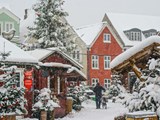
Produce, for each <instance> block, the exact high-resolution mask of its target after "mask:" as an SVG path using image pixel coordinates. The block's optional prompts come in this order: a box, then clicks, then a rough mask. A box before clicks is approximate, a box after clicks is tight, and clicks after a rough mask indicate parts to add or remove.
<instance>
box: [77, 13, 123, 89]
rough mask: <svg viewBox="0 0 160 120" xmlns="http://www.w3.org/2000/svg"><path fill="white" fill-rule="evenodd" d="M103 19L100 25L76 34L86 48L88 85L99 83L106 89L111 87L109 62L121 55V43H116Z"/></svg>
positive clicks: (86, 28)
mask: <svg viewBox="0 0 160 120" xmlns="http://www.w3.org/2000/svg"><path fill="white" fill-rule="evenodd" d="M105 17H106V16H105ZM105 17H104V18H103V21H102V22H101V23H99V24H94V25H90V26H85V27H82V28H78V29H77V30H76V32H77V33H78V35H79V36H80V38H81V39H82V40H83V41H84V42H85V43H86V44H87V48H88V49H87V71H88V74H87V79H88V83H89V84H90V85H92V86H95V85H96V83H97V82H99V83H100V84H101V85H103V86H104V87H105V88H108V87H109V86H110V85H111V69H110V62H111V61H112V60H113V59H114V58H115V57H116V56H117V55H119V54H120V53H122V48H123V42H120V40H119V41H117V36H116V35H115V34H114V32H113V31H112V30H111V29H110V27H109V25H108V24H107V23H106V21H105V20H106V18H105Z"/></svg>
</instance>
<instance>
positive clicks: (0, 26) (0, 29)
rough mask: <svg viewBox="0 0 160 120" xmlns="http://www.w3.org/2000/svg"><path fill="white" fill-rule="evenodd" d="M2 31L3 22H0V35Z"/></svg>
mask: <svg viewBox="0 0 160 120" xmlns="http://www.w3.org/2000/svg"><path fill="white" fill-rule="evenodd" d="M2 32H3V24H2V22H0V35H2Z"/></svg>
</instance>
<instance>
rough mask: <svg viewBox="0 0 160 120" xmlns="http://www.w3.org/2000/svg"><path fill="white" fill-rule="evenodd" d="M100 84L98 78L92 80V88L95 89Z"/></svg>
mask: <svg viewBox="0 0 160 120" xmlns="http://www.w3.org/2000/svg"><path fill="white" fill-rule="evenodd" d="M98 82H99V79H98V78H92V86H93V87H95V86H96V84H97V83H98Z"/></svg>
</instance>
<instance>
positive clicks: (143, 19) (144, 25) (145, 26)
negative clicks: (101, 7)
mask: <svg viewBox="0 0 160 120" xmlns="http://www.w3.org/2000/svg"><path fill="white" fill-rule="evenodd" d="M107 16H108V18H109V20H110V21H111V23H112V25H113V26H114V28H115V29H116V31H117V32H118V34H119V35H120V37H121V39H122V40H123V41H124V43H125V45H129V46H130V45H131V46H133V45H136V44H137V43H139V42H137V41H130V40H129V39H128V38H127V37H126V35H125V34H124V32H123V31H125V30H130V29H132V28H138V29H140V30H142V31H145V30H150V29H156V30H157V31H160V22H159V21H160V17H159V16H147V15H137V14H124V13H107ZM144 39H145V37H144V36H143V34H142V40H144Z"/></svg>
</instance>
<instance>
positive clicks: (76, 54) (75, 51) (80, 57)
mask: <svg viewBox="0 0 160 120" xmlns="http://www.w3.org/2000/svg"><path fill="white" fill-rule="evenodd" d="M78 52H79V53H78ZM78 55H79V58H78ZM72 58H73V59H75V60H76V61H78V62H81V61H82V52H81V50H80V49H76V50H74V51H73V53H72Z"/></svg>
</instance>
